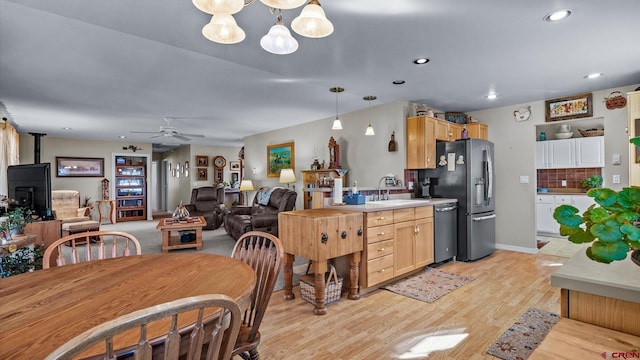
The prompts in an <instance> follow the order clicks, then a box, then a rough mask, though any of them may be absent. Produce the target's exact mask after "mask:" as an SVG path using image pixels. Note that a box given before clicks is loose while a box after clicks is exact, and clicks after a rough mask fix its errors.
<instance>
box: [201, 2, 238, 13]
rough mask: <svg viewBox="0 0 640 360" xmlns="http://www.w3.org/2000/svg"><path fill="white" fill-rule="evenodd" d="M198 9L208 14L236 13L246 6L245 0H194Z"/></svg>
mask: <svg viewBox="0 0 640 360" xmlns="http://www.w3.org/2000/svg"><path fill="white" fill-rule="evenodd" d="M192 1H193V5H195V7H196V8H198V10H200V11H202V12H205V13H207V14H211V15H216V14H229V15H231V14H235V13H237V12H239V11H240V10H242V8H243V7H244V0H192Z"/></svg>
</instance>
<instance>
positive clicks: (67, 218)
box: [51, 190, 100, 236]
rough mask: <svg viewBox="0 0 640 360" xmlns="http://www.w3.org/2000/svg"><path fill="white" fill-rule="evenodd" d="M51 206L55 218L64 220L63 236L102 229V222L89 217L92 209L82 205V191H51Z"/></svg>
mask: <svg viewBox="0 0 640 360" xmlns="http://www.w3.org/2000/svg"><path fill="white" fill-rule="evenodd" d="M51 207H52V209H53V212H54V215H55V218H56V219H58V220H62V229H61V230H62V236H67V235H71V234H75V233H79V232H85V231H97V230H100V222H98V221H95V220H91V217H89V210H90V209H89V208H88V207H80V192H78V191H75V190H53V191H51Z"/></svg>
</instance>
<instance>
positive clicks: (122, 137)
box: [118, 135, 127, 139]
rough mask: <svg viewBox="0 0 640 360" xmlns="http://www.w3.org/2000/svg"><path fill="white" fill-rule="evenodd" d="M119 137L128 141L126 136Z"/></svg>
mask: <svg viewBox="0 0 640 360" xmlns="http://www.w3.org/2000/svg"><path fill="white" fill-rule="evenodd" d="M118 137H119V138H120V139H126V138H127V137H126V136H124V135H120V136H118Z"/></svg>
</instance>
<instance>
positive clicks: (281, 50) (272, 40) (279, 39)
mask: <svg viewBox="0 0 640 360" xmlns="http://www.w3.org/2000/svg"><path fill="white" fill-rule="evenodd" d="M260 46H262V48H263V49H265V50H266V51H268V52H270V53H272V54H276V55H287V54H291V53H293V52H295V51H296V50H298V41H297V40H296V39H295V38H294V37H293V36H291V32H289V29H287V27H286V26H284V25H282V23H280V22H277V23H276V24H275V25H273V26H272V27H271V29H269V32H268V33H267V34H266V35H265V36H263V37H262V39H260Z"/></svg>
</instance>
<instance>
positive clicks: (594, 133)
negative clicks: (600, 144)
mask: <svg viewBox="0 0 640 360" xmlns="http://www.w3.org/2000/svg"><path fill="white" fill-rule="evenodd" d="M578 131H579V132H580V135H582V136H583V137H591V136H603V135H604V129H595V130H582V129H578Z"/></svg>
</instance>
